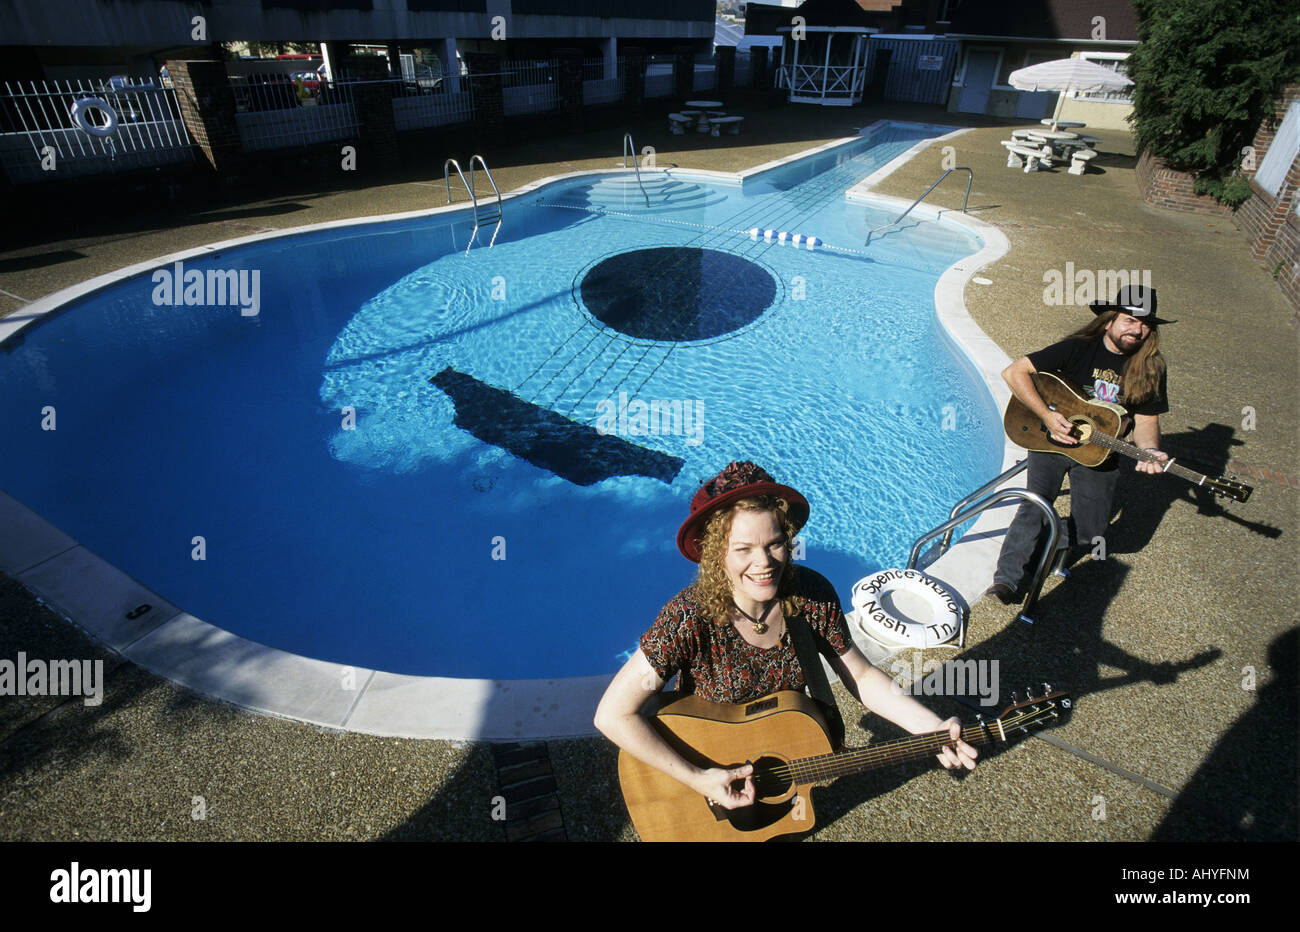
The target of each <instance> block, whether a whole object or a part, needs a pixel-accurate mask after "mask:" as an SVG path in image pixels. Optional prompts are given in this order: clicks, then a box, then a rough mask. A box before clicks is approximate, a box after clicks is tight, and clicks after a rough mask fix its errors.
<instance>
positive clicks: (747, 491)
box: [677, 462, 809, 563]
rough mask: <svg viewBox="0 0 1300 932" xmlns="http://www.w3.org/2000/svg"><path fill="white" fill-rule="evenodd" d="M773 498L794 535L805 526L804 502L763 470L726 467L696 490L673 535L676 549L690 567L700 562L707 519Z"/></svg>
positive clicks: (744, 464) (746, 465) (740, 464)
mask: <svg viewBox="0 0 1300 932" xmlns="http://www.w3.org/2000/svg"><path fill="white" fill-rule="evenodd" d="M758 495H774V496H776V497H777V498H780V499H784V500H785V502H786V504H787V505H789V508H788V509H787V511H786V514H787V515H788V516H789V518H790V520H791V522H793V524H794V529H795V530H796V531H798V530H799V529H800V528H802V527H803V526H804V525H805V524H807V523H808V512H809V508H808V500H807V499H806V498H804V497H803V496H802V495H800V494H799V493H798V492H796V491H795V490H794V489H792V488H790V487H789V486H788V485H781V484H780V483H778V482H776V481H775V480H774V479H773V478H772V477H771V476H770V475H768V473H767V470H765V469H763V468H762V467H761V466H755V465H754V464H753V463H750V462H735V463H728V464H727V468H726V469H724V470H722V472H720V473H718V474H717V475H716V476H714V477H713V478H712V479H710V480H709V481H708V482H706V483H704V485H702V486H701V487H700V490H699V491H698V492H696V493H695V497H694V498H692V499H691V515H690V517H689V518H687V519H686V521H685V522H683V524H682V526H681V529H680V530H679V531H678V532H677V549H678V550H680V551H681V552H682V556H684V557H686V559H688V560H690V561H691V562H692V563H699V562H700V538H701V537H703V536H704V530H705V528H706V527H707V526H708V523H709V518H711V517H713V514H714V513H715V512H716V511H718V509H720V508H725V507H727V506H728V505H730V504H731V503H732V502H736V501H739V500H740V499H742V498H753V497H754V496H758Z"/></svg>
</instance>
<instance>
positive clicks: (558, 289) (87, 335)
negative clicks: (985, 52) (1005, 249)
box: [0, 126, 1002, 678]
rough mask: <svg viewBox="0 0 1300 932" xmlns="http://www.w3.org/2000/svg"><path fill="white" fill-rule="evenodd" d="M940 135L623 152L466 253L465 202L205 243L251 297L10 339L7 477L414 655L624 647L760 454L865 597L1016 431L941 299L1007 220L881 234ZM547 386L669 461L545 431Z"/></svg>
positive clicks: (142, 572) (252, 598)
mask: <svg viewBox="0 0 1300 932" xmlns="http://www.w3.org/2000/svg"><path fill="white" fill-rule="evenodd" d="M938 132H940V131H939V130H937V129H933V128H930V129H927V128H920V127H898V126H894V127H886V128H884V129H882V130H880V131H878V132H877V133H875V134H874V135H873V136H872V137H870V138H868V139H865V140H862V141H859V142H855V143H853V144H851V145H849V146H846V147H840V148H837V149H835V150H832V151H829V152H826V153H823V154H822V155H819V156H816V157H811V158H808V159H805V160H803V161H801V162H798V163H795V164H792V165H788V166H784V167H781V168H779V169H775V170H773V171H770V172H766V173H763V174H761V175H758V176H754V177H751V178H750V179H747V180H746V183H745V184H744V185H743V186H742V185H739V184H720V183H706V182H704V181H701V180H700V179H698V178H694V177H691V176H688V175H680V174H674V173H671V172H670V173H669V174H668V175H667V176H662V175H651V176H647V179H646V188H647V193H648V196H649V200H650V207H649V208H647V207H646V203H645V196H643V195H642V194H641V191H640V190H639V189H638V188H637V186H636V182H635V180H634V179H630V176H627V175H622V174H620V175H605V176H598V177H587V178H582V179H576V180H569V181H566V182H562V183H558V184H555V185H549V186H547V187H545V188H541V189H538V190H537V191H534V192H532V193H530V194H529V195H526V196H524V197H522V198H518V199H515V200H513V201H508V202H507V203H506V205H505V222H504V224H503V226H502V228H501V230H500V232H499V235H498V236H497V239H496V242H495V245H494V246H493V247H492V248H491V249H488V248H484V245H485V243H486V241H487V239H488V237H489V236H490V233H491V230H490V229H489V230H488V231H486V232H484V231H480V234H479V236H480V240H479V241H476V243H475V245H474V246H473V247H472V248H471V249H470V250H469V252H468V254H467V253H466V246H467V243H468V240H469V235H470V229H471V227H472V223H471V222H470V221H468V220H467V219H466V218H465V216H464V214H463V213H461V214H456V215H441V216H434V217H428V218H423V219H417V220H408V221H399V222H389V223H383V224H379V223H376V224H366V225H360V226H352V227H347V228H343V229H334V230H321V231H318V232H313V233H308V234H303V235H297V236H293V237H286V238H281V239H275V240H269V241H266V242H262V243H255V244H251V245H247V246H241V247H237V248H233V249H231V250H229V251H228V252H225V253H221V254H215V255H212V256H205V257H203V258H201V259H195V260H193V261H186V263H185V268H186V269H199V270H204V269H208V268H215V269H222V270H235V271H245V272H252V271H257V272H258V273H259V280H260V309H259V312H258V314H257V315H256V316H244V315H242V314H241V313H240V310H239V308H238V307H235V306H231V304H229V303H227V304H224V305H219V306H211V305H202V304H199V305H194V306H188V305H183V304H182V305H180V306H171V305H168V304H165V303H164V304H162V305H161V306H160V305H159V304H157V303H155V301H154V296H155V283H154V281H153V280H151V278H150V276H149V275H145V276H141V277H137V278H134V279H131V280H128V281H126V282H123V283H121V284H119V285H116V286H114V287H112V288H110V289H108V290H106V291H103V292H99V293H96V294H94V295H92V296H90V297H88V298H86V299H84V300H81V301H79V302H78V303H77V304H76V305H75V306H74V307H71V308H70V309H68V310H67V311H65V312H61V313H59V314H56V315H53V316H51V317H50V318H48V319H47V320H45V321H44V322H42V323H41V324H40V325H39V326H36V327H34V328H29V329H28V330H27V331H26V332H25V334H23V335H22V339H21V341H20V342H16V343H11V344H9V345H7V346H6V347H5V351H4V352H0V398H3V399H4V402H3V405H0V436H4V437H5V438H6V442H5V447H6V449H5V455H4V456H3V457H0V488H4V489H5V490H6V491H7V492H9V493H10V494H11V495H13V496H14V497H16V498H17V499H19V500H20V501H22V502H24V503H25V504H27V505H28V506H29V507H31V508H32V509H34V510H35V511H37V512H38V513H40V514H42V515H43V516H45V517H46V518H47V519H48V520H50V521H51V522H53V523H54V524H55V525H57V526H59V527H60V528H62V529H63V530H65V531H66V532H67V533H69V534H71V535H72V536H73V537H75V538H76V539H77V540H79V541H80V542H81V543H83V544H84V545H85V546H86V547H88V548H90V549H91V550H93V551H95V552H96V553H98V554H100V555H101V556H103V557H104V558H106V559H107V560H109V561H110V562H112V563H113V564H115V565H116V566H118V567H120V568H121V569H122V570H123V571H125V572H126V573H128V574H130V575H131V576H132V577H134V578H136V579H137V580H139V581H140V582H142V583H144V584H145V585H147V586H149V587H150V588H152V589H153V590H155V591H156V592H158V593H159V594H160V595H162V596H163V597H165V598H167V599H168V600H170V601H172V602H173V603H175V604H177V605H179V606H180V607H182V608H183V609H184V610H186V611H188V612H190V613H192V614H194V615H196V616H198V617H200V618H203V619H204V620H206V621H209V622H211V623H213V624H215V625H218V626H220V627H223V628H226V629H229V630H231V631H233V632H235V633H237V634H240V635H242V636H243V637H246V638H249V639H251V640H254V641H259V642H262V643H265V644H270V645H272V646H275V647H279V648H283V649H286V650H290V651H294V652H296V653H300V654H304V655H307V656H311V657H316V658H320V659H324V660H331V661H336V662H340V663H348V664H354V665H359V666H366V667H373V668H377V669H383V670H390V671H394V672H399V673H412V674H430V675H434V674H436V675H443V676H460V677H493V678H529V677H555V676H576V675H588V674H597V673H605V672H610V671H612V670H614V669H616V668H617V667H618V666H619V664H620V663H621V660H622V658H623V657H625V656H626V651H628V650H629V649H632V648H634V646H635V642H636V638H637V636H638V635H639V633H640V632H641V631H642V630H643V629H644V628H645V627H646V626H647V624H648V623H649V622H650V621H651V620H653V618H654V616H655V613H656V612H657V610H658V609H659V607H660V606H661V605H662V604H663V603H664V602H666V601H667V600H668V598H669V597H670V596H671V595H672V594H673V593H675V592H676V591H677V590H678V589H679V588H681V587H682V586H684V585H686V584H687V583H689V582H690V580H691V578H692V575H693V570H694V567H693V566H692V565H691V564H689V563H687V562H686V561H685V560H684V559H683V558H682V557H681V556H680V555H679V554H678V553H677V550H676V547H675V545H674V543H673V541H674V537H675V533H676V530H677V527H678V525H679V524H680V522H681V520H682V518H683V517H684V516H685V513H686V510H687V505H688V502H689V500H690V497H691V495H692V494H693V493H694V491H695V490H696V488H698V486H699V484H700V482H701V481H703V480H705V479H707V478H708V477H710V476H712V475H713V474H715V473H716V472H717V471H718V470H719V469H720V468H721V467H722V466H724V465H725V464H726V463H727V462H728V461H730V460H733V459H752V460H754V461H756V462H758V463H760V464H762V465H764V466H765V467H766V468H767V469H768V470H769V471H770V472H772V474H773V475H774V476H775V477H776V478H777V479H778V480H779V481H781V482H785V483H788V484H791V485H793V486H795V487H796V488H798V489H800V490H801V491H802V492H803V493H804V494H805V495H806V496H807V498H808V499H809V501H810V502H811V504H812V520H811V522H810V523H809V526H808V528H807V529H806V530H805V532H804V534H803V542H804V546H805V561H806V562H807V563H808V564H809V565H811V566H813V567H814V568H816V569H818V570H819V571H820V572H822V573H823V574H825V575H827V576H828V577H829V578H830V579H831V580H832V581H833V582H834V583H835V584H836V586H837V587H838V588H839V590H840V592H841V595H842V596H847V594H848V592H849V589H850V587H851V586H852V584H853V582H854V581H856V580H857V579H858V578H860V577H861V576H863V575H865V574H867V573H870V572H873V571H874V570H876V569H879V568H882V567H885V566H891V565H899V564H901V563H902V562H903V561H904V560H905V559H906V557H907V550H908V548H909V546H910V543H911V541H912V540H913V539H914V538H915V536H916V535H917V534H919V533H921V532H922V531H924V530H926V529H927V528H929V527H931V526H933V525H934V524H936V523H938V522H939V521H941V520H942V519H943V518H945V517H946V516H947V511H948V508H949V507H950V506H951V504H952V503H953V502H954V501H955V500H956V499H957V498H959V497H960V496H961V495H963V494H964V493H966V492H967V491H969V490H970V489H971V488H973V487H975V486H976V485H978V484H979V483H980V482H981V481H983V480H984V479H986V478H987V477H989V476H991V475H993V474H994V473H995V472H996V471H997V466H998V465H999V463H1000V461H1001V460H1000V457H1001V446H1002V443H1001V434H1000V430H999V427H998V420H999V419H998V414H997V412H996V410H995V409H994V407H993V403H992V400H991V398H990V396H989V395H988V392H987V390H986V389H985V388H984V387H983V386H982V385H980V384H979V383H978V381H977V380H976V378H975V377H974V375H973V373H972V371H971V370H970V369H969V368H968V366H967V365H966V364H965V363H963V362H962V361H960V360H959V359H958V358H957V357H956V356H955V355H954V353H953V352H952V350H951V349H950V348H949V346H948V344H947V342H946V341H945V340H944V338H943V337H942V336H941V335H940V333H939V329H938V324H937V322H936V319H935V313H934V304H933V292H934V286H935V282H936V280H937V278H938V276H939V275H940V274H941V273H942V272H943V271H944V269H946V268H947V267H948V266H949V265H951V264H952V263H953V262H954V261H956V260H957V259H959V258H961V257H963V256H966V255H969V254H971V253H972V252H974V251H976V250H977V249H978V248H979V245H980V244H979V242H978V240H977V239H976V238H975V237H973V236H972V235H970V234H969V233H967V232H965V231H963V230H961V229H958V228H957V227H955V226H951V225H948V224H943V223H935V222H930V221H924V222H923V221H916V222H913V218H908V220H907V221H906V222H905V224H904V225H902V227H901V228H899V229H895V230H893V231H891V232H889V233H888V234H887V235H885V236H883V237H880V236H878V237H877V238H874V239H873V241H872V243H871V246H870V247H868V248H865V249H864V248H863V246H862V243H863V242H864V240H865V239H866V231H867V230H868V229H870V228H872V227H875V226H879V225H880V224H882V223H885V222H887V221H888V220H889V219H892V216H893V214H892V213H890V212H888V211H885V210H882V209H878V208H871V207H867V206H864V205H862V204H860V203H850V202H847V201H846V200H845V198H844V196H843V192H844V191H845V189H847V188H848V187H850V186H851V185H852V184H854V183H855V182H856V181H858V180H861V179H862V178H864V177H866V176H867V175H868V174H870V173H871V172H872V171H874V170H875V169H876V168H878V167H879V166H880V165H882V164H884V163H885V162H887V161H889V160H890V159H892V158H893V157H895V156H896V155H898V154H899V153H901V152H903V151H905V150H906V149H907V148H909V147H910V146H912V145H913V144H914V143H915V142H916V141H917V140H919V139H922V138H926V137H929V136H934V135H937V134H938ZM753 227H759V228H763V229H766V228H772V229H774V230H778V231H780V230H784V231H788V232H791V233H796V232H797V233H800V234H802V235H805V236H806V235H815V236H817V237H819V238H820V239H821V240H822V241H823V242H824V243H826V244H829V246H831V247H835V246H838V247H842V248H841V249H839V250H837V249H834V248H823V247H821V246H819V247H818V248H816V249H814V250H812V251H809V250H808V249H807V248H796V247H794V246H792V245H789V244H787V245H778V244H777V243H776V242H771V243H769V242H765V241H764V240H763V239H762V238H761V237H759V238H758V239H753V238H751V237H750V235H748V233H747V232H745V231H748V230H749V229H750V228H753ZM620 282H625V283H627V284H628V286H629V289H628V291H627V292H624V291H623V290H621V289H620V287H619V283H620ZM661 310H662V312H661ZM448 372H450V373H452V375H451V376H447V375H444V376H442V377H441V378H442V379H443V381H441V382H439V384H434V383H433V382H431V381H430V380H431V379H434V378H435V377H438V376H439V374H440V373H448ZM448 378H454V379H459V380H460V382H459V383H457V384H464V385H468V386H470V387H471V389H474V390H475V391H479V393H480V394H479V395H478V396H476V397H475V400H474V401H473V403H469V402H466V401H465V400H464V398H462V399H460V400H459V401H453V395H454V391H453V390H452V389H451V388H450V387H449V385H450V383H449V382H448V381H446V380H447V379H448ZM440 385H441V386H442V387H440ZM475 386H477V387H478V388H474V387H475ZM484 392H486V394H483V393H484ZM493 392H497V394H492V393H493ZM638 402H645V403H646V405H647V406H648V404H649V402H660V403H661V404H658V405H656V406H655V410H656V412H657V413H659V414H663V413H664V412H665V411H666V412H668V413H669V416H668V417H666V418H663V419H656V420H655V421H654V422H653V423H649V422H647V421H645V420H638V418H637V412H638V410H639V409H638V407H637V403H638ZM516 405H517V406H518V408H519V409H521V410H522V411H523V412H524V420H525V421H527V416H528V412H530V411H531V412H540V413H543V414H546V415H548V416H550V417H558V419H559V420H561V421H563V422H564V423H566V424H574V425H578V426H579V428H580V429H581V428H586V427H600V428H601V429H602V432H608V431H609V430H611V429H612V430H613V431H614V433H615V434H616V435H618V436H617V439H621V440H623V441H626V443H627V446H628V448H629V449H631V450H632V451H633V453H634V454H636V455H635V456H634V459H636V460H637V461H638V462H639V461H640V458H641V454H642V453H644V454H645V456H646V457H647V458H648V459H650V460H653V462H654V463H656V464H658V466H657V467H656V468H660V467H662V466H663V464H664V463H668V464H670V467H669V473H670V474H668V475H659V476H656V475H655V474H654V472H653V470H652V471H651V472H650V473H649V474H636V470H635V469H634V468H632V467H630V466H626V464H624V465H620V463H622V462H623V461H622V460H619V461H618V462H615V463H614V464H613V465H611V464H610V463H609V462H606V461H605V460H604V459H603V458H602V455H596V454H589V453H588V452H587V449H586V448H585V447H580V446H579V445H577V441H576V440H575V441H574V442H573V443H570V441H569V440H567V439H565V437H567V435H563V436H561V437H560V439H559V440H556V439H555V437H552V436H550V435H549V434H545V431H543V432H542V433H543V434H545V435H544V436H540V437H539V436H535V434H537V431H533V434H534V435H529V430H530V428H529V427H528V426H527V424H526V423H525V424H524V425H523V426H522V427H521V426H519V424H517V423H516V420H515V415H516V413H517V412H515V411H514V408H513V406H516ZM50 409H52V410H53V415H54V417H55V419H56V420H55V426H56V429H54V430H48V429H42V423H43V421H44V422H45V426H46V427H48V426H49V411H50ZM679 411H680V415H678V414H677V412H679ZM346 412H351V415H349V414H347V413H346ZM642 415H643V416H644V412H642ZM602 418H603V419H602ZM458 419H459V421H458ZM458 423H459V426H458ZM503 424H505V425H514V426H507V427H504V428H503V427H502V425H503ZM475 425H477V427H476V426H475ZM642 428H644V429H642ZM485 429H488V430H496V429H502V430H507V429H508V430H509V431H511V432H512V433H511V437H512V440H511V441H509V442H504V441H499V440H495V439H494V440H492V441H491V442H485V440H483V439H480V434H481V432H482V430H485ZM521 432H522V434H523V435H527V436H522V439H521ZM586 433H587V434H588V435H594V433H595V432H593V431H587V432H586ZM601 439H602V441H603V440H605V439H607V438H603V437H602V438H601ZM530 443H531V444H534V446H533V447H529V449H537V450H540V451H541V452H539V453H538V455H537V456H532V455H531V454H529V458H528V459H526V458H524V457H523V456H522V455H516V454H517V453H520V450H521V447H520V446H517V445H515V444H523V445H524V446H525V447H527V446H528V444H530ZM511 451H513V452H511ZM530 459H531V460H532V461H530ZM196 538H202V547H203V549H204V552H203V556H204V559H201V560H198V559H194V556H195V555H196V547H197V546H198V545H197V544H196V543H195V540H196Z"/></svg>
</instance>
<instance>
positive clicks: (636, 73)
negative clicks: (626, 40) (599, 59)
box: [623, 47, 645, 116]
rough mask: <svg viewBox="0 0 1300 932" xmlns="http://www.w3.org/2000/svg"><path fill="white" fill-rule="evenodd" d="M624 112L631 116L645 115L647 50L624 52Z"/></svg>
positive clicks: (632, 49) (626, 49)
mask: <svg viewBox="0 0 1300 932" xmlns="http://www.w3.org/2000/svg"><path fill="white" fill-rule="evenodd" d="M623 111H624V112H625V113H627V114H628V115H629V116H640V115H641V114H643V113H645V49H639V48H634V47H629V48H625V49H624V50H623Z"/></svg>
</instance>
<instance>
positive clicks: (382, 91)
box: [343, 55, 401, 171]
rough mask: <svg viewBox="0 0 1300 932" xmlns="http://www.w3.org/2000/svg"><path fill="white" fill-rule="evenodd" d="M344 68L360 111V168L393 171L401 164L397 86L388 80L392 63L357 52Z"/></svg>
mask: <svg viewBox="0 0 1300 932" xmlns="http://www.w3.org/2000/svg"><path fill="white" fill-rule="evenodd" d="M343 67H344V68H345V69H346V71H347V74H348V76H349V80H350V81H354V82H357V83H354V84H350V85H349V86H350V88H351V91H352V106H353V108H354V109H355V110H356V114H357V134H358V136H359V137H360V139H359V140H358V145H357V167H358V168H359V169H361V170H362V171H365V170H367V169H370V168H375V169H378V170H379V171H389V170H391V169H394V168H396V167H397V166H398V164H399V163H400V162H401V156H400V153H399V151H398V147H397V120H396V118H395V117H394V116H393V86H392V85H391V84H390V83H388V63H387V62H386V61H384V59H382V58H379V57H378V56H374V55H353V56H352V57H351V58H348V59H347V60H346V61H345V62H344V65H343Z"/></svg>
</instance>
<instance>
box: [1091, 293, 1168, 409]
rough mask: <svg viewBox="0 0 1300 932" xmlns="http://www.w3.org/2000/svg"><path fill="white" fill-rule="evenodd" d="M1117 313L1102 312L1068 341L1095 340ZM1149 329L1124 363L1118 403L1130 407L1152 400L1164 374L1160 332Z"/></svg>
mask: <svg viewBox="0 0 1300 932" xmlns="http://www.w3.org/2000/svg"><path fill="white" fill-rule="evenodd" d="M1119 313H1120V311H1118V310H1109V311H1102V312H1101V313H1100V314H1098V315H1097V318H1096V319H1095V320H1093V321H1092V322H1091V323H1089V324H1088V325H1087V326H1086V327H1080V328H1079V329H1078V330H1076V331H1074V333H1072V334H1070V336H1069V339H1072V340H1097V339H1100V338H1101V335H1102V333H1103V332H1104V331H1105V330H1106V328H1107V327H1108V326H1109V325H1110V322H1111V321H1112V320H1114V319H1115V317H1116V316H1117V315H1118V314H1119ZM1148 326H1150V327H1151V332H1150V333H1148V334H1147V338H1146V339H1145V340H1143V341H1142V345H1141V346H1139V347H1138V348H1137V349H1136V350H1135V351H1134V352H1133V354H1132V355H1131V356H1129V357H1128V359H1127V360H1125V362H1124V371H1123V372H1121V373H1120V375H1122V376H1123V377H1124V397H1123V398H1122V399H1121V401H1122V402H1123V403H1124V404H1125V405H1127V406H1129V407H1132V406H1133V405H1140V404H1143V403H1144V402H1146V401H1149V400H1151V399H1152V398H1154V397H1155V394H1156V392H1157V391H1159V390H1160V378H1161V376H1163V375H1164V374H1165V358H1164V357H1163V356H1161V355H1160V330H1159V328H1158V327H1155V326H1153V325H1148Z"/></svg>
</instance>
